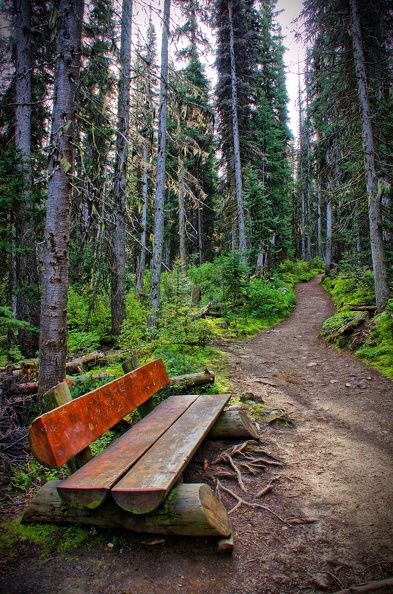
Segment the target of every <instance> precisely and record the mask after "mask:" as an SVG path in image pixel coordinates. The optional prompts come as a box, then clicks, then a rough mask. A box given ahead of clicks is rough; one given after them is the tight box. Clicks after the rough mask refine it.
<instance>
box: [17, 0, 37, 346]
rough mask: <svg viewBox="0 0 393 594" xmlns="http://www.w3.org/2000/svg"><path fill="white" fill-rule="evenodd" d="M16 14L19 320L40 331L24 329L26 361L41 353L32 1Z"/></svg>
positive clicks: (20, 1)
mask: <svg viewBox="0 0 393 594" xmlns="http://www.w3.org/2000/svg"><path fill="white" fill-rule="evenodd" d="M14 10H15V16H16V19H15V55H16V65H15V66H16V77H15V94H16V110H15V144H16V148H17V150H18V153H19V155H18V156H19V159H20V160H19V161H18V165H17V167H18V169H19V171H20V172H21V173H22V175H23V189H22V196H21V198H20V199H19V201H18V203H17V209H16V216H15V236H16V238H17V247H18V249H17V250H16V253H15V282H16V317H17V319H18V320H23V321H25V322H28V323H29V324H31V325H32V326H35V327H36V328H37V331H36V332H34V331H33V332H32V331H31V330H29V329H25V328H21V329H20V330H19V347H20V350H21V352H22V354H23V355H24V356H25V357H34V356H35V355H36V353H37V351H38V346H39V336H38V327H39V325H40V313H39V309H40V308H39V301H38V294H37V293H38V269H37V260H36V253H35V237H36V234H35V229H34V217H33V216H32V214H31V212H29V211H32V210H33V208H34V204H33V200H32V167H31V115H32V91H31V79H32V74H31V72H32V64H33V62H32V55H31V1H30V0H14Z"/></svg>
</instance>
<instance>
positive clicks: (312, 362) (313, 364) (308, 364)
mask: <svg viewBox="0 0 393 594" xmlns="http://www.w3.org/2000/svg"><path fill="white" fill-rule="evenodd" d="M317 365H318V363H317V362H316V361H310V363H307V367H316V366H317Z"/></svg>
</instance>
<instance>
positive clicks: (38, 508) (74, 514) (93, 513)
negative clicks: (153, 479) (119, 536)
mask: <svg viewBox="0 0 393 594" xmlns="http://www.w3.org/2000/svg"><path fill="white" fill-rule="evenodd" d="M61 482H62V481H58V480H52V481H49V482H48V483H47V484H46V485H44V486H43V487H42V488H41V489H40V490H39V491H38V493H37V494H36V495H35V497H34V498H33V499H32V501H31V502H30V503H29V504H28V505H27V507H26V510H25V512H24V514H23V516H22V523H23V524H32V523H50V524H60V525H68V524H82V525H84V526H96V527H98V528H107V529H111V530H112V529H116V528H120V529H125V530H132V531H134V532H146V533H152V534H178V535H182V536H216V537H220V538H227V537H229V536H230V534H231V531H232V529H231V523H230V520H229V518H228V515H227V512H226V510H225V508H224V506H223V505H222V503H221V502H220V501H219V500H218V499H217V497H216V496H215V495H214V493H213V491H212V489H211V488H210V487H209V486H208V485H205V484H203V483H194V484H179V485H177V486H175V487H174V488H173V489H172V491H171V492H170V493H169V495H168V497H167V498H166V499H165V501H164V502H163V504H162V505H161V506H160V507H159V508H158V509H157V510H155V511H154V512H153V513H151V514H146V515H134V514H131V513H129V512H125V511H124V510H122V509H121V508H120V507H119V506H118V505H116V503H115V502H114V501H113V500H112V499H111V498H110V499H108V500H107V501H105V502H104V503H103V504H102V505H101V506H100V507H98V508H96V509H93V510H91V509H90V510H89V509H79V508H75V507H71V506H69V505H66V504H64V503H63V502H62V501H61V499H60V497H59V495H58V493H57V486H58V485H59V484H60V483H61Z"/></svg>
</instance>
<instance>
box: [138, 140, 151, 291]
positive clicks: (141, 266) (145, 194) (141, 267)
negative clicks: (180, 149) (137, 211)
mask: <svg viewBox="0 0 393 594" xmlns="http://www.w3.org/2000/svg"><path fill="white" fill-rule="evenodd" d="M147 159H148V153H147V147H146V146H145V145H144V146H143V187H142V220H141V224H142V233H141V253H140V256H139V262H138V273H137V277H136V288H137V290H138V293H142V291H143V285H144V280H143V279H144V275H145V268H146V237H147V209H148V204H149V177H148V162H147Z"/></svg>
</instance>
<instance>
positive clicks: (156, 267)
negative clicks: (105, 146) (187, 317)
mask: <svg viewBox="0 0 393 594" xmlns="http://www.w3.org/2000/svg"><path fill="white" fill-rule="evenodd" d="M170 6H171V3H170V0H165V1H164V20H163V24H162V25H163V26H162V41H161V83H160V109H159V115H158V146H157V183H156V199H155V209H154V245H153V257H152V262H151V280H150V304H149V305H150V315H149V319H148V322H147V325H148V328H154V327H156V326H157V323H158V311H159V307H160V280H161V260H162V252H163V246H164V222H165V212H164V204H165V168H166V155H165V151H166V120H167V84H168V38H169V19H170Z"/></svg>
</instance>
